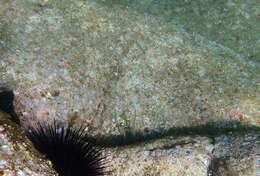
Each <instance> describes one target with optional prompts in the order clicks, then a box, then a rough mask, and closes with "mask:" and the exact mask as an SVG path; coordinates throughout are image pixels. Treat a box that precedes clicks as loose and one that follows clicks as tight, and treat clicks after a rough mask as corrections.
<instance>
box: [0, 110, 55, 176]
mask: <svg viewBox="0 0 260 176" xmlns="http://www.w3.org/2000/svg"><path fill="white" fill-rule="evenodd" d="M7 118H9V117H8V115H7V114H4V113H1V112H0V175H3V176H13V175H31V176H42V175H46V176H53V175H55V172H54V171H53V169H52V168H51V163H50V162H49V161H48V160H46V159H44V158H43V157H42V156H41V155H40V154H39V153H38V152H37V151H36V150H35V149H34V147H33V146H32V144H31V143H30V142H29V140H28V139H27V138H26V137H25V135H24V132H23V131H22V130H21V129H20V127H18V125H15V124H13V122H10V121H9V120H8V119H7Z"/></svg>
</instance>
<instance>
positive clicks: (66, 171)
mask: <svg viewBox="0 0 260 176" xmlns="http://www.w3.org/2000/svg"><path fill="white" fill-rule="evenodd" d="M27 136H28V138H29V139H30V140H31V141H32V142H33V144H34V146H35V147H36V149H38V150H39V151H40V152H41V153H43V154H45V155H46V157H47V158H48V159H50V160H51V161H52V164H53V167H54V169H55V170H56V171H57V172H58V173H59V175H60V176H101V175H107V174H108V172H107V171H106V168H107V167H106V161H105V160H106V157H105V156H104V155H103V149H102V148H99V147H96V146H93V145H92V144H91V143H89V142H88V141H87V140H86V136H87V134H86V132H85V130H84V128H83V127H72V126H68V127H63V126H60V125H57V123H56V122H54V123H52V124H43V123H39V124H37V125H36V126H35V127H30V128H29V130H28V131H27Z"/></svg>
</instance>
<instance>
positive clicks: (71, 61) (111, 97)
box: [0, 0, 260, 134]
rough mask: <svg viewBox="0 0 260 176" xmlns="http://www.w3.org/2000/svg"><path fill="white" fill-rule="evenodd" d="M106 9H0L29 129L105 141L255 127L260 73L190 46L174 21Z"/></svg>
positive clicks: (4, 44)
mask: <svg viewBox="0 0 260 176" xmlns="http://www.w3.org/2000/svg"><path fill="white" fill-rule="evenodd" d="M105 2H106V5H104V4H103V3H97V2H96V1H71V0H65V1H62V2H60V1H52V0H45V1H40V0H33V1H32V0H21V1H12V2H11V1H1V26H0V30H1V56H0V57H1V60H0V64H1V68H0V70H1V72H2V75H5V77H8V78H10V77H11V78H12V80H14V82H15V84H16V86H15V88H16V93H17V97H18V100H19V101H18V102H19V105H18V107H19V108H18V109H19V110H20V111H21V115H22V116H23V117H24V118H23V120H24V121H26V120H27V121H28V120H32V119H35V118H38V119H48V118H54V117H56V118H58V119H60V120H66V121H71V122H80V123H85V124H86V125H88V126H89V128H90V129H91V130H92V131H93V132H94V133H103V134H104V133H109V134H112V133H113V134H119V133H123V132H124V131H125V130H126V129H127V130H129V129H130V130H136V129H138V130H142V129H145V128H150V129H153V128H163V129H167V128H169V127H172V126H190V125H199V124H204V123H207V122H210V121H215V120H238V121H246V122H250V123H253V124H259V119H260V118H259V112H258V105H259V102H260V101H259V96H258V94H259V83H258V82H259V75H260V72H259V71H260V65H259V64H258V63H253V62H250V61H247V60H243V58H240V57H239V56H238V55H234V54H232V53H230V52H228V51H226V50H225V49H223V48H221V47H218V46H215V45H209V44H208V43H205V42H204V39H201V38H199V37H198V38H196V41H195V42H194V40H192V37H190V35H189V34H188V33H186V32H184V31H183V30H182V28H181V27H180V25H178V24H177V23H178V21H173V20H172V21H169V22H168V21H165V20H161V18H160V17H158V16H156V15H152V14H150V13H144V12H143V11H135V10H134V8H133V7H132V6H131V8H128V5H127V4H128V2H127V1H125V2H126V4H121V3H113V2H114V1H113V2H112V1H105ZM109 2H110V5H107V4H108V3H109ZM122 2H123V1H122ZM145 2H146V1H145ZM148 2H150V1H147V3H148ZM131 4H132V3H131ZM148 4H149V3H148ZM143 6H145V4H143ZM32 117H33V118H32Z"/></svg>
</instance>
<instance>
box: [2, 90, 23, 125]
mask: <svg viewBox="0 0 260 176" xmlns="http://www.w3.org/2000/svg"><path fill="white" fill-rule="evenodd" d="M13 101H14V92H13V90H11V89H9V88H7V87H0V110H1V111H3V112H5V113H8V114H9V115H10V116H11V120H12V121H14V122H16V123H18V124H19V123H20V121H19V118H18V116H17V114H16V112H15V110H14V104H13Z"/></svg>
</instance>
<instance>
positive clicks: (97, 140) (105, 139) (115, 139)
mask: <svg viewBox="0 0 260 176" xmlns="http://www.w3.org/2000/svg"><path fill="white" fill-rule="evenodd" d="M247 133H257V134H259V135H260V127H259V126H255V125H251V124H246V123H241V122H238V121H217V122H209V123H207V124H204V125H198V126H191V127H172V128H170V129H166V130H163V129H156V130H150V131H149V132H143V131H131V130H128V131H126V132H125V134H121V135H107V136H88V138H87V140H89V141H90V142H92V143H94V144H95V145H98V146H103V147H117V146H125V145H134V144H139V143H142V142H147V141H150V140H155V139H162V138H165V137H169V136H172V137H181V136H206V137H210V138H214V137H217V136H219V135H224V134H227V135H228V134H233V135H244V134H247Z"/></svg>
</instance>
